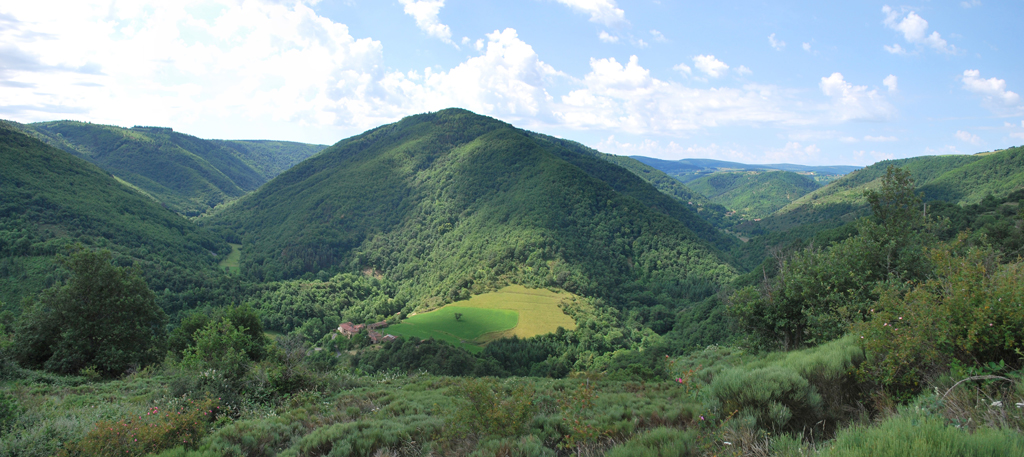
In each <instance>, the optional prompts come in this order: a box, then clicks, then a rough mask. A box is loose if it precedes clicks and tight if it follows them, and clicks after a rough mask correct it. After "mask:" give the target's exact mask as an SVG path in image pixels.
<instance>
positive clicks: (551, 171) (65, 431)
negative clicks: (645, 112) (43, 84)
mask: <svg viewBox="0 0 1024 457" xmlns="http://www.w3.org/2000/svg"><path fill="white" fill-rule="evenodd" d="M31 126H32V129H30V130H33V131H34V132H36V134H32V132H27V131H26V127H25V126H23V125H20V124H13V123H5V124H2V125H0V159H2V163H3V164H4V165H3V167H2V168H0V303H2V304H3V306H2V309H0V455H4V456H6V455H12V456H49V455H75V456H89V455H115V454H116V455H162V456H213V455H217V456H222V455H238V456H242V455H245V456H249V455H265V456H272V455H282V456H284V455H289V456H290V455H302V456H307V455H309V456H314V455H317V456H319V455H324V456H326V455H345V456H427V455H474V456H512V455H517V456H533V455H550V456H559V455H561V456H568V455H608V456H647V455H650V456H686V455H692V456H711V455H735V456H741V455H756V456H760V455H783V456H798V455H799V456H804V455H820V456H868V455H871V456H876V455H881V456H904V455H912V456H915V455H920V456H931V455H972V456H973V455H978V456H1001V455H1024V434H1022V430H1024V409H1022V406H1024V355H1022V354H1024V308H1022V303H1024V263H1022V258H1021V255H1022V254H1024V212H1022V211H1021V203H1022V202H1024V183H1022V182H1021V177H1020V173H1021V170H1022V169H1024V167H1021V166H1020V164H1019V161H1020V157H1021V154H1022V153H1024V149H1022V148H1011V149H1008V150H1004V151H997V152H993V153H985V154H979V155H974V156H953V157H949V156H943V157H923V158H915V159H905V160H900V161H887V162H882V163H879V164H875V165H873V166H870V167H866V168H864V169H862V170H860V171H856V172H853V173H850V174H848V175H846V176H844V177H842V178H840V179H836V180H834V181H833V182H831V183H829V184H828V185H825V186H823V187H820V188H818V187H817V184H815V185H814V186H813V187H814V188H815V189H816V190H813V191H812V192H810V193H808V194H807V195H805V196H803V197H801V198H800V199H798V200H797V201H795V202H793V203H791V204H789V205H788V206H786V207H784V208H780V209H778V210H777V211H775V212H773V213H772V214H770V215H768V216H767V217H765V218H763V220H762V221H757V222H754V221H746V222H742V223H738V224H737V220H734V219H730V218H728V217H727V216H726V212H727V211H730V210H731V211H736V209H735V208H734V207H730V206H729V205H734V204H735V203H734V202H736V201H740V202H742V201H744V200H743V198H748V200H747V201H753V200H757V199H749V196H747V197H743V196H742V195H741V194H742V192H741V191H739V190H738V189H742V188H749V186H750V182H749V181H748V180H746V179H738V178H740V176H739V175H736V176H730V175H724V176H723V177H722V178H723V179H726V181H728V182H726V181H722V182H718V183H717V184H718V185H719V188H721V190H723V191H725V192H734V195H735V196H736V199H734V200H729V202H731V203H729V204H728V205H727V204H726V203H722V204H716V203H714V202H713V200H711V199H706V198H704V197H701V196H700V195H699V194H697V193H696V192H695V190H691V188H689V187H687V185H686V184H684V183H683V182H682V181H680V180H675V179H676V178H673V177H672V176H671V173H666V172H663V171H659V170H658V169H656V167H653V166H651V165H649V164H645V163H644V161H639V160H635V159H633V158H621V157H615V156H608V155H604V154H602V153H600V152H598V151H594V150H592V149H589V148H586V147H584V146H582V145H579V144H577V143H573V142H571V141H566V140H561V139H556V138H552V137H548V136H545V135H540V134H536V133H532V132H526V131H523V130H520V129H517V128H515V127H513V126H511V125H508V124H505V123H502V122H500V121H497V120H494V119H491V118H487V117H483V116H478V115H475V114H473V113H470V112H468V111H464V110H445V111H440V112H436V113H428V114H423V115H418V116H412V117H409V118H406V119H404V120H402V121H400V122H398V123H395V124H390V125H385V126H381V127H378V128H376V129H373V130H370V131H368V132H366V133H364V134H361V135H357V136H355V137H352V138H349V139H346V140H342V141H340V142H339V143H337V144H335V145H333V146H331V147H329V148H327V149H324V150H323V151H320V152H317V153H310V154H309V155H308V158H306V159H305V160H303V161H302V162H301V163H297V164H295V165H294V166H288V165H283V164H286V163H288V161H290V160H297V157H298V156H297V155H295V154H300V153H299V152H296V151H300V150H303V151H307V152H308V151H313V150H316V147H313V146H309V147H308V148H305V147H298V146H295V145H288V144H284V145H281V144H277V143H273V142H239V141H232V142H226V141H220V140H198V139H191V140H189V138H192V137H187V136H185V135H181V137H185V140H188V141H195V142H202V144H203V145H206V146H201V147H200V146H193V147H191V149H190V148H184V147H182V146H181V143H180V142H181V141H185V140H183V139H181V138H178V139H175V138H176V135H180V134H177V133H173V132H169V131H164V130H160V129H157V128H149V127H146V128H134V129H119V128H107V127H103V126H100V127H102V128H99V129H96V128H95V126H91V124H81V125H75V124H69V123H44V124H31ZM46 129H50V130H49V132H50V133H53V132H57V133H60V136H59V137H57V136H53V137H50V136H46V135H43V134H41V133H39V132H41V131H44V130H46ZM75 132H77V133H75ZM89 132H93V133H89ZM95 132H100V133H95ZM154 132H157V133H154ZM132 135H139V136H137V137H132ZM44 137H45V138H44ZM55 137H56V138H58V139H59V138H65V140H61V141H67V142H68V143H67V144H74V145H76V146H75V149H74V151H69V150H68V148H65V147H61V146H60V145H57V144H55V141H57V140H54V139H53V138H55ZM84 137H88V138H91V139H90V140H89V141H86V140H84V139H82V138H84ZM128 137H132V138H134V139H132V140H131V141H129V140H128V139H126V138H128ZM47 138H49V140H47ZM104 138H107V139H104ZM154 138H157V139H158V140H159V141H158V140H154ZM160 138H162V139H160ZM40 139H42V140H44V141H41V140H40ZM108 139H109V141H108ZM134 141H141V142H147V141H156V142H158V143H159V144H161V145H162V146H160V147H159V148H156V149H153V150H147V151H150V152H147V153H159V154H166V155H167V156H174V155H175V154H176V153H172V152H168V149H167V148H169V147H170V146H169V145H172V144H177V145H178V146H176V147H182V148H184V149H188V150H189V151H197V150H204V151H210V149H203V148H205V147H207V146H209V145H215V146H216V148H220V149H219V150H221V151H224V150H228V149H230V150H233V151H235V153H233V154H235V155H232V157H235V158H236V159H238V161H239V162H238V163H242V164H246V167H247V168H246V169H247V170H252V171H253V173H255V174H254V175H252V176H255V177H258V178H259V179H264V180H265V184H262V185H260V184H256V185H255V186H249V187H241V186H238V188H239V189H242V192H241V193H239V194H237V195H236V196H235V197H230V198H227V199H224V200H222V202H221V206H220V207H219V208H217V210H216V211H212V212H206V210H204V214H203V215H202V216H201V217H193V218H191V219H189V218H187V217H185V216H187V215H188V214H186V213H187V211H182V208H184V207H175V206H174V204H172V203H169V202H173V201H174V199H183V200H180V201H191V200H189V199H190V198H192V197H189V196H188V195H193V196H194V194H190V193H189V192H191V191H189V190H188V188H187V187H178V188H175V187H173V186H168V187H166V189H167V190H166V192H168V194H160V193H153V192H150V191H149V190H146V189H143V188H142V187H141V186H139V185H137V184H135V183H133V182H130V180H128V179H127V178H125V177H123V176H121V175H119V174H118V172H116V171H112V170H110V169H107V168H103V167H104V166H106V165H105V164H109V162H103V161H99V162H97V161H95V160H86V159H83V158H81V157H80V156H82V155H83V154H85V155H89V156H94V157H114V156H117V154H119V153H118V151H119V150H120V151H122V152H124V149H125V148H128V149H131V147H129V146H130V145H132V144H136V143H133V142H134ZM176 141H177V142H179V143H175V142H176ZM197 144H198V143H197ZM82 145H89V146H88V148H84V146H82ZM104 145H105V146H104ZM55 146H57V147H55ZM69 147H70V146H69ZM161 151H162V152H161ZM317 151H319V150H317ZM301 154H305V152H302V153H301ZM197 157H198V155H197ZM242 157H248V158H249V159H245V160H243V159H242ZM258 157H262V159H255V158H258ZM289 157H290V158H289ZM246 160H248V162H246ZM101 162H102V163H101ZM207 163H214V162H211V161H209V160H207ZM683 165H686V164H683ZM689 165H692V166H698V165H699V166H702V167H705V168H703V169H706V168H707V166H709V165H713V164H712V163H711V162H708V163H704V162H694V163H691V164H689ZM719 165H720V164H719ZM214 168H216V169H217V170H221V171H220V173H222V174H223V175H224V176H228V175H229V174H228V173H226V172H225V171H224V170H226V169H229V168H230V167H225V166H221V165H218V166H217V167H214ZM792 171H806V170H787V171H784V172H783V171H772V172H757V173H758V174H759V175H776V176H773V179H772V180H766V181H765V182H767V183H774V184H765V185H767V186H769V187H770V188H771V189H775V190H777V187H772V186H778V185H779V183H780V182H783V181H785V180H786V179H794V178H793V176H797V177H799V175H794V174H792V173H791V172H792ZM833 171H836V170H833ZM246 173H249V172H246ZM744 173H749V172H744ZM112 175H113V176H112ZM790 175H792V176H790ZM714 176H716V175H715V174H709V175H708V176H707V177H706V179H707V182H708V183H709V185H712V184H710V183H711V180H712V179H714ZM751 176H754V175H751ZM778 176H783V180H782V181H779V180H777V179H774V178H775V177H778ZM117 178H120V179H117ZM232 179H234V178H232ZM701 179H705V178H701ZM699 181H700V180H694V181H691V183H697V184H694V186H695V187H696V186H697V185H699V184H700V183H699ZM211 182H212V181H211ZM232 182H235V183H236V184H235V185H236V186H237V183H238V182H240V181H232ZM254 182H258V180H257V181H254ZM804 184H806V185H807V186H808V188H811V187H812V186H811V184H813V183H811V184H808V183H804ZM176 189H177V190H176ZM175 192H177V193H176V194H175ZM171 194H174V195H171ZM225 195H226V194H225ZM165 198H166V199H167V200H166V201H165V200H164V199H165ZM758 201H760V200H758ZM779 206H781V205H779ZM766 211H767V210H766ZM726 229H727V230H726ZM732 233H738V234H741V235H742V236H743V238H744V239H745V240H746V241H741V240H740V238H737V237H735V236H733V235H731V234H732ZM229 243H230V244H229ZM231 244H234V245H235V247H236V248H237V247H238V245H240V246H241V259H240V261H239V262H238V268H237V269H236V270H232V268H234V267H225V265H229V264H230V263H231V262H233V261H232V260H230V258H231V257H230V256H229V253H231V252H232V247H231ZM233 271H237V273H234V272H233ZM512 284H515V285H519V286H526V287H527V288H532V289H550V290H551V291H557V292H558V293H559V294H562V295H559V296H564V297H565V298H564V299H562V300H561V301H560V302H558V303H557V305H552V306H557V309H555V310H554V312H557V313H559V315H562V313H564V314H565V315H568V316H569V317H571V319H572V321H573V322H575V326H574V327H573V328H563V327H560V328H558V330H557V331H553V332H550V333H546V332H545V333H538V334H536V335H533V336H529V337H517V336H506V337H500V338H495V339H489V340H487V341H486V342H485V343H481V347H477V349H476V350H474V351H468V350H466V349H464V348H463V347H462V346H455V345H453V344H451V343H449V342H448V341H445V340H443V339H440V338H423V339H421V338H417V337H400V338H397V339H388V340H381V339H379V337H380V334H379V333H377V334H375V333H374V331H373V330H372V328H362V329H361V330H356V331H355V332H354V333H348V334H342V333H340V332H339V331H338V329H339V325H341V324H342V323H354V324H373V325H375V326H377V327H373V328H377V329H378V330H381V331H382V332H385V333H386V328H383V330H382V327H380V326H383V325H385V324H387V325H399V324H400V325H408V324H405V323H403V322H412V321H413V319H412V318H413V317H416V316H422V315H424V314H429V313H428V312H429V311H431V310H434V309H437V308H439V307H443V306H445V305H449V304H451V306H457V305H460V304H461V306H466V305H465V304H466V303H468V302H467V301H466V300H467V299H469V298H472V297H480V296H484V295H487V294H491V293H494V292H495V291H498V290H500V289H502V288H503V287H505V286H508V285H512ZM544 292H545V293H548V294H551V292H548V291H544ZM552 295H554V294H552ZM446 309H450V308H446ZM456 309H457V308H456ZM454 316H455V317H454V318H453V319H451V325H453V326H454V325H461V324H460V323H465V322H464V321H466V320H468V319H469V318H468V317H463V316H462V315H461V314H459V313H456V314H455V315H454ZM467 325H468V324H467Z"/></svg>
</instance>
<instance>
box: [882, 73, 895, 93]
mask: <svg viewBox="0 0 1024 457" xmlns="http://www.w3.org/2000/svg"><path fill="white" fill-rule="evenodd" d="M897 81H898V80H897V78H896V76H894V75H889V76H886V77H885V79H883V80H882V84H883V85H884V86H885V87H887V88H888V89H889V92H896V84H897Z"/></svg>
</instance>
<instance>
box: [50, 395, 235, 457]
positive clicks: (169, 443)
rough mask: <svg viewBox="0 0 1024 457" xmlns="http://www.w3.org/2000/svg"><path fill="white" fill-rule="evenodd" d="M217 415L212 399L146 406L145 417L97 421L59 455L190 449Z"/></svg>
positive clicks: (116, 453) (139, 454)
mask: <svg viewBox="0 0 1024 457" xmlns="http://www.w3.org/2000/svg"><path fill="white" fill-rule="evenodd" d="M219 414H220V406H219V405H218V404H217V401H216V400H212V399H204V400H201V401H195V400H191V399H188V400H185V401H183V402H182V403H181V404H180V405H179V406H177V407H172V408H171V409H169V410H163V411H162V410H161V409H160V408H159V407H156V406H154V407H152V408H150V409H149V410H148V411H147V412H146V415H145V416H124V417H121V418H120V419H117V420H111V421H107V420H104V421H99V422H97V423H96V426H95V427H94V428H93V429H92V430H91V431H89V433H87V434H86V435H85V437H84V438H82V440H81V441H78V442H77V443H74V444H71V445H70V446H68V447H67V448H66V449H65V450H63V451H62V452H61V454H60V455H66V456H88V455H126V456H143V455H146V454H149V453H154V452H158V451H161V450H164V449H170V448H172V447H176V446H184V447H186V448H194V447H195V446H196V445H198V443H199V441H200V440H201V439H202V438H203V437H204V436H206V433H207V432H208V431H209V430H210V425H211V424H212V423H213V422H214V420H216V418H217V416H218V415H219Z"/></svg>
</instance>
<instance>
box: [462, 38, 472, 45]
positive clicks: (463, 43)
mask: <svg viewBox="0 0 1024 457" xmlns="http://www.w3.org/2000/svg"><path fill="white" fill-rule="evenodd" d="M471 41H472V40H470V39H469V37H468V36H464V37H462V45H463V46H466V45H468V44H469V43H470V42H471Z"/></svg>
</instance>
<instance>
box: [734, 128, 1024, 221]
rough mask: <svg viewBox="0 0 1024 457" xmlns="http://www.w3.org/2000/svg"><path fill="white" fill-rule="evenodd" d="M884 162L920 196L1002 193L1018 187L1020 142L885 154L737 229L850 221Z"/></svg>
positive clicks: (1023, 156)
mask: <svg viewBox="0 0 1024 457" xmlns="http://www.w3.org/2000/svg"><path fill="white" fill-rule="evenodd" d="M890 165H892V166H896V167H900V168H902V169H905V170H907V171H909V172H910V175H911V177H912V178H913V179H914V182H915V184H916V187H917V190H918V191H919V192H922V193H924V201H925V202H929V201H932V200H942V201H945V202H948V203H954V204H973V203H978V202H980V201H981V200H982V199H984V198H985V196H987V195H989V194H991V195H993V196H994V197H1005V196H1006V195H1008V194H1010V193H1011V192H1013V191H1015V190H1018V189H1022V188H1024V147H1016V148H1008V149H1004V150H1001V151H995V152H986V153H979V154H975V155H950V156H924V157H912V158H908V159H897V160H886V161H882V162H878V163H876V164H874V165H871V166H868V167H865V168H863V169H861V170H858V171H856V172H854V173H850V174H849V175H847V176H844V177H842V178H840V179H838V180H836V181H834V182H832V183H830V184H829V185H827V186H825V187H822V188H820V189H818V190H815V191H814V192H811V193H809V194H807V195H804V196H803V197H801V198H799V199H797V200H796V201H794V202H792V203H790V204H789V205H786V206H785V207H783V208H782V209H780V210H779V211H777V212H776V213H775V214H774V215H773V216H772V217H770V218H767V219H765V220H763V221H761V222H760V223H757V224H746V225H742V226H739V227H737V230H740V231H747V230H750V228H751V227H760V229H761V230H762V231H768V232H776V231H779V230H788V229H791V228H795V227H798V226H801V225H806V226H808V227H811V226H814V227H815V230H817V229H820V228H822V227H824V226H834V225H836V224H837V223H841V222H842V221H846V222H849V221H852V220H854V219H856V218H857V217H860V216H863V215H865V214H866V213H867V206H868V205H867V199H866V198H865V197H864V191H866V190H869V189H873V188H876V187H878V186H879V183H880V182H881V179H882V177H883V176H885V170H886V168H888V167H889V166H890ZM823 224H824V225H823Z"/></svg>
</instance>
